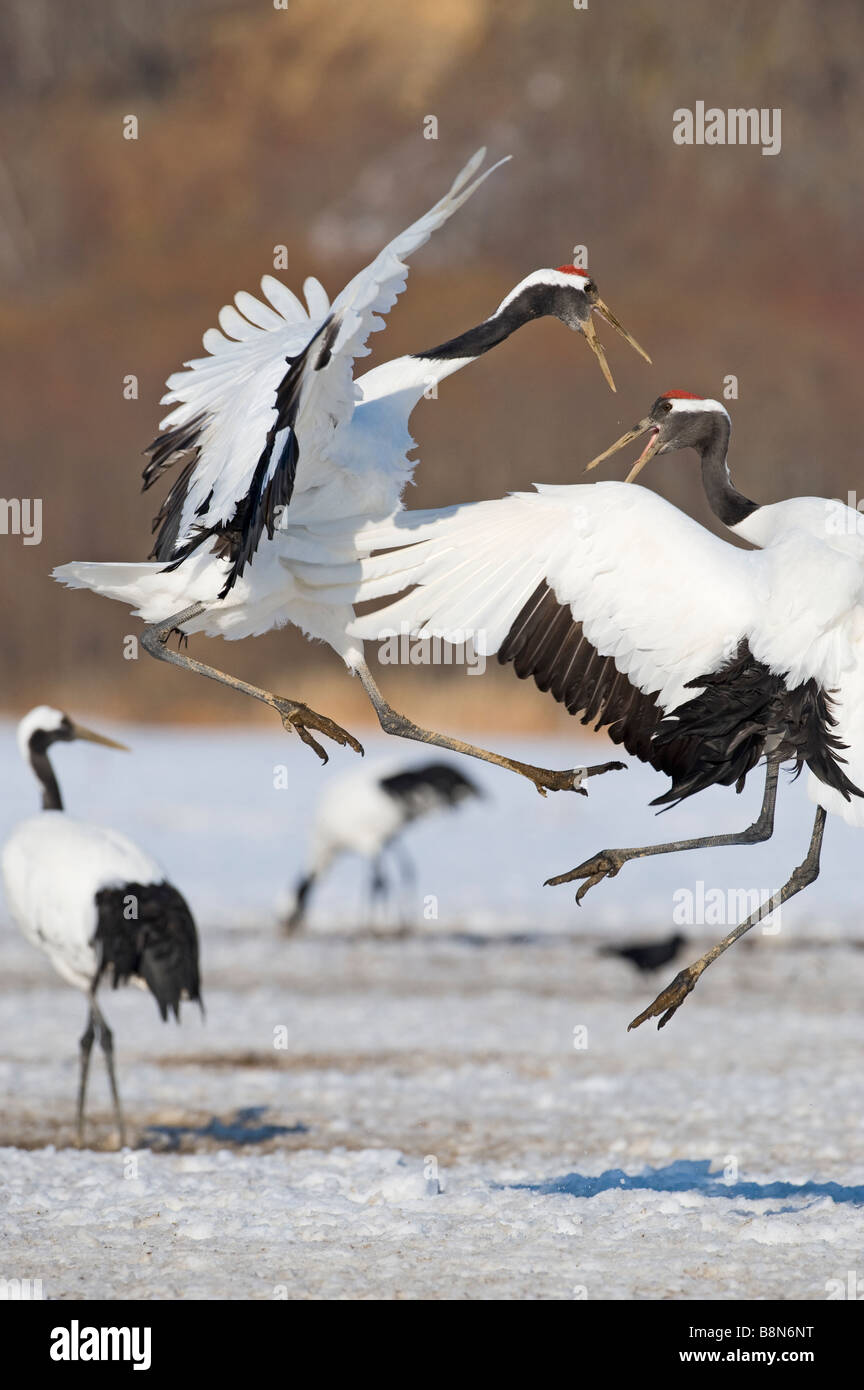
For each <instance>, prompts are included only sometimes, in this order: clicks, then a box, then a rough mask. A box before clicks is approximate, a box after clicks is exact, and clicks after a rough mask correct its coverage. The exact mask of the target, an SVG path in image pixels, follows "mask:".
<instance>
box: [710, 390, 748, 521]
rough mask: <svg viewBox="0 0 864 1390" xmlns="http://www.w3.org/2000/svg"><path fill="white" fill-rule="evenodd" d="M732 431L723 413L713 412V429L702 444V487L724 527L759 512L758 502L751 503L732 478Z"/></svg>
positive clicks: (711, 426) (711, 428) (711, 427)
mask: <svg viewBox="0 0 864 1390" xmlns="http://www.w3.org/2000/svg"><path fill="white" fill-rule="evenodd" d="M729 433H730V426H729V421H728V419H726V418H725V417H724V416H722V415H713V416H712V417H711V425H710V432H709V433H708V435H707V436H706V438H705V440H704V442H703V443H702V444H700V445H699V455H700V457H701V460H702V487H703V489H704V492H705V496H706V497H707V499H708V505H709V507H710V508H711V510H712V512H713V513H714V515H715V516H716V518H717V520H718V521H720V522H722V523H723V525H724V526H738V525H739V524H740V523H741V522H742V521H745V520H746V518H747V517H748V516H750V515H751V513H753V512H755V511H758V509H759V503H758V502H751V501H750V498H749V497H745V496H744V494H743V493H741V492H739V491H738V489H737V488H736V486H735V484H734V483H733V481H732V478H731V476H730V473H729V464H728V463H727V455H728V452H729Z"/></svg>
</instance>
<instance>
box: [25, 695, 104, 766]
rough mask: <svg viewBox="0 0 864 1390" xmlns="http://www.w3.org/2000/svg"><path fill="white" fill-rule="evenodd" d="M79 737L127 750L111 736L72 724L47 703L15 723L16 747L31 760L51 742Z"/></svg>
mask: <svg viewBox="0 0 864 1390" xmlns="http://www.w3.org/2000/svg"><path fill="white" fill-rule="evenodd" d="M75 739H83V740H84V741H85V742H87V743H101V744H102V745H103V746H104V747H105V748H120V749H122V751H123V752H125V753H128V751H129V750H128V748H127V747H126V745H125V743H116V742H115V741H114V739H113V738H106V737H105V735H104V734H97V733H94V731H93V730H92V729H85V727H84V725H83V724H76V723H74V721H73V720H71V719H70V718H69V716H68V714H64V713H63V711H62V710H60V709H52V707H51V706H50V705H37V706H36V708H35V709H31V711H30V713H29V714H25V716H24V718H23V719H22V720H21V722H20V724H19V725H18V748H19V751H20V753H21V756H22V758H24V759H27V760H29V759H31V758H32V756H33V754H34V753H44V752H45V750H46V749H47V748H50V747H51V744H52V743H72V742H73V741H74V740H75Z"/></svg>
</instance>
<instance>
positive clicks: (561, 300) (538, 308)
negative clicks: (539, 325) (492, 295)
mask: <svg viewBox="0 0 864 1390" xmlns="http://www.w3.org/2000/svg"><path fill="white" fill-rule="evenodd" d="M571 301H572V292H568V290H567V289H566V288H565V287H564V286H562V285H544V284H538V285H528V286H526V288H525V289H524V290H522V291H520V293H519V294H517V295H515V296H514V298H513V299H511V300H510V301H509V302H508V303H507V304H505V305H504V307H503V308H501V309H498V310H496V312H495V313H494V314H492V315H491V316H490V317H489V318H488V319H484V320H483V322H482V323H478V325H477V327H476V328H469V329H468V331H467V333H460V334H459V336H458V337H456V338H450V339H448V341H447V342H446V343H439V345H438V347H434V348H428V349H427V350H426V351H425V352H415V353H414V354H413V356H414V357H417V358H419V359H420V360H421V361H426V360H429V359H432V358H434V359H435V360H436V361H439V362H440V361H444V362H447V361H453V359H454V358H460V357H468V358H470V357H479V356H480V355H481V354H482V353H484V352H488V351H489V349H490V348H493V347H497V346H498V344H499V343H503V342H504V339H505V338H509V337H510V334H511V333H515V332H516V329H517V328H521V327H522V326H523V324H526V323H528V322H530V320H531V319H541V318H545V317H547V316H548V315H550V314H551V315H554V316H556V317H564V316H565V314H566V313H567V310H568V308H569V307H570V305H571ZM565 321H566V319H565Z"/></svg>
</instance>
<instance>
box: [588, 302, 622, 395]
mask: <svg viewBox="0 0 864 1390" xmlns="http://www.w3.org/2000/svg"><path fill="white" fill-rule="evenodd" d="M581 328H582V332H583V333H584V335H585V341H586V342H587V344H588V346H589V347H590V349H591V351H592V352H593V354H594V356H595V357H596V358H597V361H598V362H599V363H600V370H601V372H602V373H603V375H604V376H605V378H606V380H607V382H608V383H609V388H610V390H612V391H614V390H615V389H616V387H615V382H614V380H613V377H612V373H611V372H610V370H609V363H608V362H607V361H606V353H605V352H604V351H603V344H602V343H601V341H600V339H599V338H598V337H597V329H596V328H595V327H594V320H593V319H592V318H588V319H586V320H585V322H584V323H583V324H581Z"/></svg>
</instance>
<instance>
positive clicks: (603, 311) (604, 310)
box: [594, 299, 651, 365]
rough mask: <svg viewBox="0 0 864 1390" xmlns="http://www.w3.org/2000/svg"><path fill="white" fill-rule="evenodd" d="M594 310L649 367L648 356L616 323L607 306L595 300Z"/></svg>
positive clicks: (599, 300) (621, 326)
mask: <svg viewBox="0 0 864 1390" xmlns="http://www.w3.org/2000/svg"><path fill="white" fill-rule="evenodd" d="M594 308H595V309H596V311H597V313H598V314H600V315H601V317H602V318H604V319H605V320H606V322H607V323H609V324H611V325H612V327H613V328H614V329H615V332H616V333H620V334H621V337H622V338H624V339H625V341H626V342H628V343H629V344H630V346H631V347H632V348H635V349H636V351H637V352H638V354H639V356H640V357H644V358H645V361H646V362H648V363H649V365H650V364H651V358H650V357H649V356H648V354H647V352H646V351H645V349H644V348H642V347H640V346H639V344H638V343H637V341H636V339H635V338H634V337H633V336H632V334H630V333H628V332H627V329H626V328H625V327H624V325H623V324H621V323H619V322H618V320H617V319H616V317H615V315H614V314H613V313H612V310H611V309H610V308H609V305H608V304H604V303H603V300H602V299H597V300H595V302H594Z"/></svg>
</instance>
